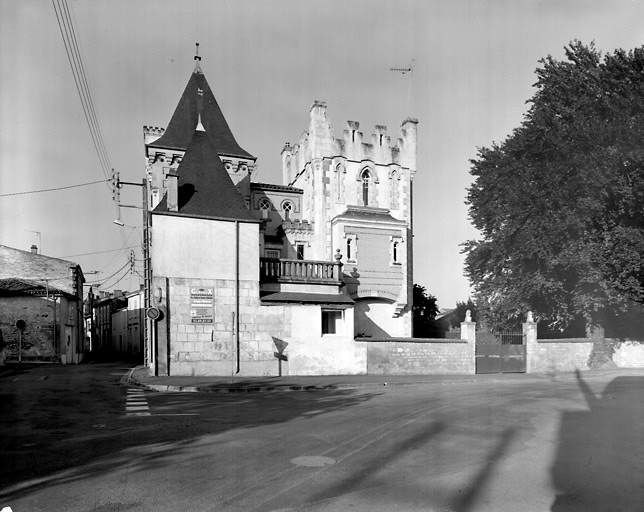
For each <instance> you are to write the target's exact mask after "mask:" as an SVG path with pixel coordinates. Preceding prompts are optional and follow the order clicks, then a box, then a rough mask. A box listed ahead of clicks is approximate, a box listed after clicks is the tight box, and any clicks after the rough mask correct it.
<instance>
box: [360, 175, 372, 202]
mask: <svg viewBox="0 0 644 512" xmlns="http://www.w3.org/2000/svg"><path fill="white" fill-rule="evenodd" d="M361 179H362V204H363V205H364V206H369V183H370V182H371V174H369V171H366V170H365V171H362V175H361Z"/></svg>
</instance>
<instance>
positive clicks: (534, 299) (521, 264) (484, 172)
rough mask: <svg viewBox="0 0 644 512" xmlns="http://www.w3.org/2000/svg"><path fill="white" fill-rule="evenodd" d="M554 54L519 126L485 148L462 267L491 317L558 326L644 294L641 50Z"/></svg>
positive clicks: (476, 163)
mask: <svg viewBox="0 0 644 512" xmlns="http://www.w3.org/2000/svg"><path fill="white" fill-rule="evenodd" d="M565 52H566V59H565V60H563V61H559V60H556V59H554V58H552V57H550V56H549V57H547V58H545V59H542V60H541V61H540V67H539V68H538V69H537V71H536V74H537V77H538V78H537V82H536V84H535V87H536V92H535V94H534V96H533V97H532V98H531V99H530V100H529V101H528V103H529V104H530V108H529V111H528V112H527V114H526V115H525V118H524V121H523V122H522V124H521V125H520V126H519V127H518V128H517V129H515V130H514V132H513V133H512V134H511V135H510V136H509V137H508V138H507V139H506V140H505V141H504V142H503V143H501V144H493V145H492V146H491V147H489V148H480V149H479V152H478V155H477V158H476V159H474V160H472V162H471V164H472V167H471V174H472V175H473V176H474V178H475V180H474V183H473V185H472V187H471V188H470V189H469V191H468V204H469V213H470V217H471V219H472V222H473V224H474V226H475V227H476V228H478V230H479V231H480V233H481V239H479V240H471V241H469V242H467V243H466V244H465V249H464V252H465V253H466V274H467V275H468V277H469V278H470V280H471V282H472V284H473V285H474V288H475V291H476V300H477V304H478V305H479V307H480V308H481V312H482V313H483V312H484V311H486V312H487V318H488V319H489V320H490V321H491V323H492V324H495V325H498V326H503V325H508V324H512V323H517V322H518V321H520V320H521V318H523V316H524V315H525V312H526V311H527V310H533V311H534V312H535V313H536V314H537V315H538V317H539V319H540V320H542V321H545V322H547V323H548V324H549V325H550V326H551V327H555V328H557V327H559V328H565V327H566V326H567V325H569V324H570V323H571V322H573V321H574V320H576V319H579V318H583V319H585V320H586V321H587V322H588V323H591V324H593V323H594V324H598V323H601V318H602V317H605V315H606V314H607V313H609V312H613V311H615V312H623V311H624V310H626V309H628V308H629V307H630V305H631V304H633V302H636V303H643V302H644V47H642V48H637V49H635V50H631V51H628V52H626V51H624V50H617V51H615V52H614V53H612V54H607V55H605V56H603V57H602V55H601V54H600V53H599V52H598V51H597V50H596V49H595V47H594V45H592V44H591V45H590V46H586V45H584V44H582V43H580V42H578V41H574V42H573V43H571V44H570V45H569V46H568V47H566V48H565Z"/></svg>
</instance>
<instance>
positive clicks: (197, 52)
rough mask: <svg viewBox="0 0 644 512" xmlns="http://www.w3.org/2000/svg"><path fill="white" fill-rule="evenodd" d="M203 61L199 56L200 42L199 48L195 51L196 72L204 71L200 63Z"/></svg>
mask: <svg viewBox="0 0 644 512" xmlns="http://www.w3.org/2000/svg"><path fill="white" fill-rule="evenodd" d="M200 62H201V57H199V43H197V49H196V51H195V71H194V72H195V73H203V72H202V71H201V66H200V65H199V63H200Z"/></svg>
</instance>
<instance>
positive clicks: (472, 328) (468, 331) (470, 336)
mask: <svg viewBox="0 0 644 512" xmlns="http://www.w3.org/2000/svg"><path fill="white" fill-rule="evenodd" d="M461 339H462V340H467V347H468V349H469V353H470V363H469V365H468V366H469V369H470V371H469V372H468V373H470V374H472V375H473V374H475V373H476V322H472V313H471V311H470V310H469V309H468V310H467V312H466V313H465V321H464V322H461Z"/></svg>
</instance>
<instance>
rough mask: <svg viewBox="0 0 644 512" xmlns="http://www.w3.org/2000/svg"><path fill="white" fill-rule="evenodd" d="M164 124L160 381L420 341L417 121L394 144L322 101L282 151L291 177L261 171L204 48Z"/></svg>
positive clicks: (156, 354) (150, 171) (157, 181)
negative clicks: (415, 329)
mask: <svg viewBox="0 0 644 512" xmlns="http://www.w3.org/2000/svg"><path fill="white" fill-rule="evenodd" d="M195 61H196V63H195V69H194V71H193V73H192V75H191V76H190V78H189V80H188V84H187V86H186V88H185V90H184V91H183V94H182V95H181V98H180V99H179V103H178V104H177V106H176V108H175V110H174V113H173V115H172V117H171V118H170V122H169V123H168V126H167V128H166V129H161V128H156V127H155V128H152V127H144V143H145V150H146V157H147V169H146V181H147V187H148V204H149V219H150V221H149V222H150V236H149V240H150V243H149V245H150V247H149V256H150V272H151V286H150V306H151V308H150V314H149V316H150V318H152V320H151V322H150V325H149V327H150V328H149V329H148V332H149V335H148V340H147V343H148V353H149V360H148V362H149V364H150V366H151V367H152V368H153V369H154V370H155V373H156V374H158V375H231V374H239V375H248V376H251V375H255V376H257V375H288V374H290V375H315V374H357V373H366V371H367V348H366V344H365V343H364V342H362V341H360V339H361V337H371V338H388V337H389V338H390V337H409V336H411V293H412V277H411V241H412V240H411V233H412V221H411V197H412V193H411V192H412V191H411V182H412V178H413V175H414V173H415V170H416V159H415V153H416V121H415V120H413V119H408V120H407V121H405V123H404V124H403V127H402V134H401V137H400V139H399V140H398V143H397V145H396V146H393V147H392V146H391V145H390V140H389V137H388V136H387V135H386V128H385V127H382V126H378V127H376V133H375V134H374V136H373V137H372V141H371V143H370V144H367V143H365V142H363V140H362V133H360V132H358V123H354V122H349V127H348V130H347V131H345V133H344V136H343V138H342V139H335V138H334V136H333V131H332V129H331V128H330V124H329V121H328V120H327V119H326V114H325V110H326V105H325V104H324V103H322V102H315V103H314V105H313V107H312V109H311V117H310V125H309V130H308V132H306V133H305V134H304V136H303V137H302V139H301V140H300V141H299V143H298V144H297V145H290V144H287V145H286V147H285V148H284V149H283V151H282V162H283V169H282V175H283V178H284V180H283V181H284V183H283V184H281V185H277V184H268V183H257V182H253V181H252V176H253V172H254V170H255V165H256V158H255V157H254V156H252V155H251V154H250V153H249V152H247V151H246V150H245V149H243V148H242V147H241V146H240V144H239V143H238V142H237V141H236V139H235V137H234V135H233V134H232V132H231V130H230V127H229V126H228V123H227V122H226V119H225V117H224V114H223V112H222V110H221V108H220V107H219V104H218V103H217V101H216V99H215V97H214V94H213V92H212V89H211V88H210V86H209V84H208V82H207V80H206V77H205V75H204V73H203V71H202V69H201V62H200V61H201V59H200V57H199V56H198V55H197V56H196V57H195Z"/></svg>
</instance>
